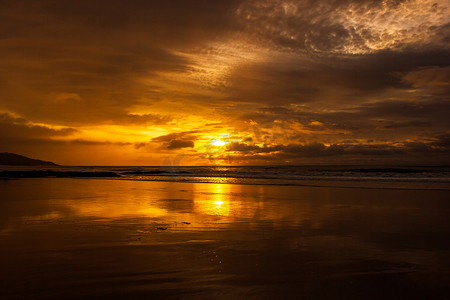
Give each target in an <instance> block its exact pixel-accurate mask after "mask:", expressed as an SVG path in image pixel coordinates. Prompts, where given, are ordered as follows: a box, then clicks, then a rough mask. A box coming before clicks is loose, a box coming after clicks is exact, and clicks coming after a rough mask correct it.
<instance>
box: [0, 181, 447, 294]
mask: <svg viewBox="0 0 450 300" xmlns="http://www.w3.org/2000/svg"><path fill="white" fill-rule="evenodd" d="M0 190H1V191H2V197H1V198H2V200H1V201H0V269H1V270H2V271H1V275H0V276H1V278H0V290H1V291H2V293H1V294H2V296H1V298H2V299H62V298H64V299H81V298H89V299H111V298H117V299H119V298H121V299H127V298H128V299H157V298H176V299H425V298H428V299H448V298H447V297H448V296H449V295H450V294H449V292H450V286H449V284H448V282H450V259H449V258H450V251H449V250H450V243H449V241H448V237H449V236H450V220H449V218H448V212H449V208H450V202H449V201H448V200H449V199H450V191H448V190H447V191H445V190H407V189H403V190H400V189H362V188H335V187H304V186H276V185H272V186H268V185H239V184H212V183H179V182H149V181H131V180H130V181H128V180H109V179H67V178H64V179H63V178H34V179H20V180H2V181H0Z"/></svg>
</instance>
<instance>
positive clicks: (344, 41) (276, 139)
mask: <svg viewBox="0 0 450 300" xmlns="http://www.w3.org/2000/svg"><path fill="white" fill-rule="evenodd" d="M449 16H450V1H449V0H442V1H428V0H420V1H419V0H396V1H388V0H384V1H381V0H362V1H350V0H323V1H309V0H296V1H293V0H275V1H264V0H261V1H258V0H233V1H200V0H194V1H180V0H177V1H173V0H170V1H119V0H113V1H95V2H92V1H72V2H70V3H68V2H65V1H52V0H42V1H41V0H39V1H21V0H19V1H6V2H5V3H4V5H2V10H1V11H0V28H1V29H0V68H1V70H2V72H0V152H14V153H18V154H22V155H26V156H29V157H33V158H38V159H44V160H50V161H54V162H56V163H58V164H63V165H147V166H150V165H172V166H178V165H263V164H265V165H278V164H345V163H350V164H353V163H355V164H363V163H364V164H370V163H386V164H389V163H404V164H449V163H450V156H449V153H450V151H449V150H450V118H449V116H450V98H449V95H450V85H449V82H450V51H449V50H450V49H449V45H450V43H449V40H450V29H449V28H450V17H449Z"/></svg>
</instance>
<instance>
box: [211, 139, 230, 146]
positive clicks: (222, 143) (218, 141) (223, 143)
mask: <svg viewBox="0 0 450 300" xmlns="http://www.w3.org/2000/svg"><path fill="white" fill-rule="evenodd" d="M210 144H211V145H214V146H217V147H222V146H225V145H226V144H228V143H227V142H224V141H222V140H219V139H216V140H213V141H212V142H210Z"/></svg>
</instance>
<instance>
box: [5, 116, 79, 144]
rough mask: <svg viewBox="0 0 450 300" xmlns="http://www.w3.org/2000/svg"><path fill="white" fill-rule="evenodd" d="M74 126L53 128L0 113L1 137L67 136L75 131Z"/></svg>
mask: <svg viewBox="0 0 450 300" xmlns="http://www.w3.org/2000/svg"><path fill="white" fill-rule="evenodd" d="M77 132H78V130H76V129H74V128H62V129H53V128H49V127H46V126H42V125H33V124H30V123H29V122H27V120H25V119H23V118H16V117H14V116H11V115H10V114H6V113H3V114H0V137H1V138H2V139H8V138H9V139H27V138H28V139H31V138H49V137H61V136H69V135H72V134H74V133H77Z"/></svg>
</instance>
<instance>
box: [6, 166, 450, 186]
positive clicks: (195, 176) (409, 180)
mask: <svg viewBox="0 0 450 300" xmlns="http://www.w3.org/2000/svg"><path fill="white" fill-rule="evenodd" d="M0 177H3V178H8V177H15V178H18V177H19V178H27V177H34V178H36V177H65V178H67V177H70V178H86V177H90V178H92V177H94V178H95V177H99V178H104V177H109V178H114V179H119V180H144V181H170V182H192V183H228V184H261V185H297V186H305V185H306V186H333V187H367V188H406V189H416V188H419V189H422V188H425V189H450V166H201V167H183V166H177V167H173V166H59V167H45V168H39V167H15V166H10V167H3V168H2V170H1V171H0Z"/></svg>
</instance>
